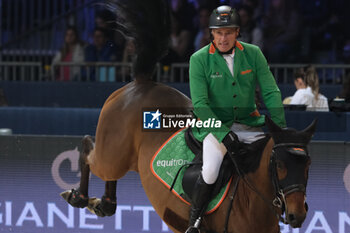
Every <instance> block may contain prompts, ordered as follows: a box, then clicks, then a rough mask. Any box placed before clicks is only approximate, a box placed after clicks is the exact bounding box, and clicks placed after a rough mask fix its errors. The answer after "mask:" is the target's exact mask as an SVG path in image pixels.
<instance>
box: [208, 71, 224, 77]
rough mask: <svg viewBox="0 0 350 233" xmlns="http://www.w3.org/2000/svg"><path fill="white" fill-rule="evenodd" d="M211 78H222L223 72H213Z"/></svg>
mask: <svg viewBox="0 0 350 233" xmlns="http://www.w3.org/2000/svg"><path fill="white" fill-rule="evenodd" d="M210 78H222V74H220V73H219V72H216V73H214V74H211V75H210Z"/></svg>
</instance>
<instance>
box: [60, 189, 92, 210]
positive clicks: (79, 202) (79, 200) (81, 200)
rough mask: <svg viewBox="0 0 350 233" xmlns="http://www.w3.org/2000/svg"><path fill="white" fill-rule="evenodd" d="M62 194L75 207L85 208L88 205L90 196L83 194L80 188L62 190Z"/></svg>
mask: <svg viewBox="0 0 350 233" xmlns="http://www.w3.org/2000/svg"><path fill="white" fill-rule="evenodd" d="M60 195H61V197H63V199H64V200H66V201H67V202H68V203H69V204H70V205H71V206H73V207H78V208H85V207H86V206H88V200H89V198H88V197H85V196H84V195H83V194H81V193H80V192H79V190H75V189H72V190H67V191H65V192H62V193H61V194H60Z"/></svg>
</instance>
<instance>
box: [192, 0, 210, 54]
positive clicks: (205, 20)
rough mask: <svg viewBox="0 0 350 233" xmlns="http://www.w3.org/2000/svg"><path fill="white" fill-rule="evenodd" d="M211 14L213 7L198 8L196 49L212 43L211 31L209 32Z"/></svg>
mask: <svg viewBox="0 0 350 233" xmlns="http://www.w3.org/2000/svg"><path fill="white" fill-rule="evenodd" d="M210 14H211V9H209V8H207V7H200V8H199V9H198V23H199V28H198V32H197V35H196V37H195V39H194V49H195V51H197V50H199V49H200V48H202V47H204V46H205V45H207V44H209V43H210V32H209V17H210Z"/></svg>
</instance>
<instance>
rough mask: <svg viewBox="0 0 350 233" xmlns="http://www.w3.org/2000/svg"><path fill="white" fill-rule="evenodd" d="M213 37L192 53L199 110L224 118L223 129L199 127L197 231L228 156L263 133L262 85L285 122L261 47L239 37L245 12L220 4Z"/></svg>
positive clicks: (202, 115)
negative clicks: (200, 161) (258, 104)
mask: <svg viewBox="0 0 350 233" xmlns="http://www.w3.org/2000/svg"><path fill="white" fill-rule="evenodd" d="M209 28H210V31H211V38H212V42H211V43H210V44H209V45H207V46H205V47H204V48H202V49H200V50H199V51H197V52H196V53H194V54H193V55H192V56H191V60H190V90H191V97H192V101H193V106H194V113H195V115H196V116H197V117H198V118H199V119H200V120H202V121H205V120H207V119H210V118H212V119H215V120H220V121H221V122H222V125H221V127H220V128H210V129H204V128H194V129H193V134H194V136H195V137H196V139H198V140H199V141H202V142H203V166H202V172H201V175H200V176H199V178H198V180H197V182H196V184H195V187H194V193H193V197H192V206H191V213H190V221H189V225H190V227H189V228H188V230H187V231H186V232H198V229H199V225H200V222H201V215H202V213H203V209H204V208H206V205H207V204H208V202H209V199H210V197H211V192H212V189H213V184H214V183H215V182H216V180H217V177H218V173H219V169H220V166H221V163H222V161H223V158H224V156H225V154H226V153H227V152H229V153H237V151H238V144H239V142H240V141H242V142H244V143H252V142H254V141H256V140H258V139H259V138H261V137H259V135H260V134H262V130H261V128H260V127H261V126H263V124H264V116H260V114H259V112H258V111H257V109H256V104H255V89H256V86H257V85H259V86H260V90H261V94H262V97H263V100H264V103H265V105H266V107H267V109H268V110H269V112H270V114H271V118H272V120H273V121H274V122H275V123H276V124H278V125H279V126H281V127H285V125H286V122H285V117H284V110H283V105H282V100H281V93H280V90H279V89H278V87H277V84H276V82H275V79H274V77H273V75H272V73H271V72H270V70H269V66H268V64H267V61H266V59H265V57H264V55H263V54H262V52H261V50H260V49H259V47H257V46H255V45H251V44H247V43H243V42H239V41H238V40H237V38H238V36H239V32H240V16H239V14H238V13H237V11H236V10H235V9H233V8H231V7H229V6H220V7H218V8H217V9H215V10H214V11H213V12H212V14H211V16H210V21H209Z"/></svg>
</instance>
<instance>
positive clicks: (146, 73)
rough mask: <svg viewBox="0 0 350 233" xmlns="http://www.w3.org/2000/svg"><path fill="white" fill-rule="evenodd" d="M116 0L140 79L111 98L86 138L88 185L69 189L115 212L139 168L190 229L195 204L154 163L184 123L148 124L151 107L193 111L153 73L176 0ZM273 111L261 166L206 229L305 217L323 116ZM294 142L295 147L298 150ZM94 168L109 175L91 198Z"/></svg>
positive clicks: (93, 206) (267, 228) (159, 202)
mask: <svg viewBox="0 0 350 233" xmlns="http://www.w3.org/2000/svg"><path fill="white" fill-rule="evenodd" d="M109 6H112V7H113V6H117V7H115V8H113V9H114V10H117V11H118V15H120V17H121V18H123V19H124V20H123V22H124V24H123V25H122V26H123V27H122V28H123V29H125V32H126V33H129V35H132V36H133V37H134V38H135V39H136V42H137V51H138V54H137V59H136V61H135V65H134V70H135V74H134V77H135V80H134V81H132V82H131V83H129V84H128V85H126V86H124V87H122V88H120V89H118V90H117V91H115V92H114V93H113V94H111V95H110V96H109V98H108V99H107V100H106V102H105V104H104V105H103V108H102V110H101V113H100V117H99V120H98V125H97V130H96V137H95V142H93V141H92V139H91V137H90V136H85V137H84V138H83V140H82V151H81V154H80V169H81V181H80V187H79V188H78V189H77V190H75V189H73V190H67V191H66V192H64V193H62V194H61V195H62V196H63V198H64V199H65V200H66V201H67V202H68V203H69V204H71V205H72V206H74V207H80V208H85V207H88V208H89V209H90V210H91V211H92V212H94V213H95V214H97V215H98V216H111V215H113V214H114V213H115V210H116V207H117V197H116V187H117V180H119V179H121V178H122V177H123V176H124V175H125V174H126V173H127V172H128V171H136V172H138V173H139V175H140V179H141V182H142V185H143V188H144V190H145V192H146V194H147V196H148V198H149V200H150V202H151V204H152V205H153V207H154V209H155V211H156V212H157V213H158V215H159V216H160V217H161V218H162V219H163V220H164V222H165V223H166V224H167V225H168V226H169V228H170V229H171V230H172V231H173V232H175V233H178V232H184V231H185V230H186V228H187V225H188V218H189V209H190V206H189V205H187V204H186V203H184V202H182V201H181V200H180V199H179V198H178V197H176V196H175V195H174V194H173V193H172V192H170V191H169V190H168V188H166V187H165V186H164V185H163V184H162V183H161V182H160V181H159V180H158V179H157V178H156V177H155V176H154V175H152V173H151V170H150V162H151V159H152V156H153V155H154V153H155V152H156V151H157V150H158V148H159V147H160V146H162V144H163V143H164V142H165V141H166V140H167V139H168V138H169V137H170V136H171V135H172V134H173V133H174V132H175V131H176V130H177V129H173V130H170V131H155V130H154V131H146V130H144V129H143V127H142V116H143V111H144V109H145V108H153V109H154V108H159V109H162V108H166V109H176V111H177V112H176V113H178V114H184V115H185V114H190V111H191V108H192V103H191V100H190V99H189V98H188V97H187V96H185V95H184V94H182V93H181V92H179V91H177V90H175V89H173V88H171V87H169V86H166V85H164V84H161V83H156V82H154V81H152V80H151V78H152V73H153V71H154V67H155V64H156V62H157V61H158V60H159V59H160V58H161V57H162V56H163V55H164V52H165V51H166V49H167V46H168V38H169V28H170V27H169V12H168V7H167V4H166V1H162V0H153V1H143V0H135V1H134V0H133V1H130V0H113V1H112V2H110V5H109ZM145 25H146V26H145ZM165 113H166V112H165ZM266 119H267V120H266V124H267V126H268V127H269V131H270V132H271V135H272V137H271V138H270V139H269V140H268V141H267V143H266V144H265V145H264V149H263V151H262V153H260V154H257V155H256V161H258V163H257V164H258V166H257V167H256V169H254V171H251V172H248V173H245V174H243V176H241V181H240V182H237V186H236V188H235V186H234V185H232V186H231V187H230V189H229V192H228V194H227V196H226V197H225V199H224V201H223V202H222V204H221V205H220V206H219V207H218V208H217V209H216V210H215V211H214V212H213V213H211V214H210V215H206V216H205V217H204V220H203V222H202V226H201V230H202V232H233V233H252V232H260V233H275V232H279V220H280V219H282V217H281V215H282V213H283V212H285V216H286V219H285V222H286V223H288V224H290V225H291V226H292V227H300V226H301V224H302V223H303V221H304V219H305V217H306V213H307V207H306V205H305V193H306V190H305V188H306V181H307V176H308V168H309V165H310V157H309V156H308V155H307V153H304V152H305V151H307V150H306V146H307V144H308V143H309V141H310V139H311V137H312V135H313V132H314V130H315V124H314V123H313V124H312V125H311V126H310V127H308V128H307V129H306V130H304V131H301V132H298V131H296V130H292V129H281V128H279V127H278V126H277V125H275V124H274V123H273V122H272V121H271V120H269V118H266ZM293 148H294V149H295V151H294V152H293V151H290V150H291V149H293ZM294 149H293V150H294ZM298 151H301V152H300V153H299V152H298ZM298 153H299V154H298ZM90 172H92V173H93V174H95V175H96V176H98V177H99V178H101V179H102V180H104V181H106V185H105V193H104V195H103V197H102V198H101V199H89V196H88V185H89V174H90ZM231 201H233V202H232V203H231ZM228 207H232V208H228ZM224 216H227V221H226V220H225V217H224Z"/></svg>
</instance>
